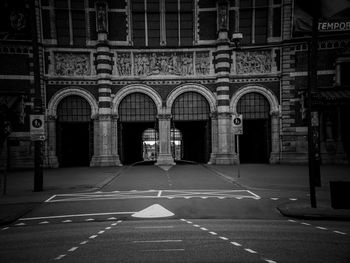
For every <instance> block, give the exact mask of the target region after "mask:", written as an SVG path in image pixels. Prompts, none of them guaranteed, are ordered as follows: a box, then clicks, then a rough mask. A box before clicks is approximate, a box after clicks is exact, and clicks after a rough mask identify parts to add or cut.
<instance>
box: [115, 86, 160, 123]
mask: <svg viewBox="0 0 350 263" xmlns="http://www.w3.org/2000/svg"><path fill="white" fill-rule="evenodd" d="M118 112H119V120H120V121H122V122H147V121H156V116H157V108H156V105H155V104H154V102H153V100H152V99H151V98H150V97H149V96H147V95H146V94H143V93H140V92H136V93H132V94H130V95H128V96H126V97H125V98H124V99H123V100H122V101H121V103H120V105H119V111H118Z"/></svg>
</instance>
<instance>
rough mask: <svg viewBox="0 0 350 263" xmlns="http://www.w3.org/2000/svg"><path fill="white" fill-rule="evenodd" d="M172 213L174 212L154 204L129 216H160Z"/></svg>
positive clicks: (167, 215)
mask: <svg viewBox="0 0 350 263" xmlns="http://www.w3.org/2000/svg"><path fill="white" fill-rule="evenodd" d="M173 215H174V213H172V212H170V211H169V210H167V209H165V208H164V207H162V206H161V205H158V204H154V205H151V206H149V207H147V208H145V209H143V210H141V211H139V212H136V213H135V214H132V215H131V216H132V217H137V218H160V217H170V216H173Z"/></svg>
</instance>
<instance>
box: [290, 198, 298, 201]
mask: <svg viewBox="0 0 350 263" xmlns="http://www.w3.org/2000/svg"><path fill="white" fill-rule="evenodd" d="M289 200H290V201H296V200H298V198H289Z"/></svg>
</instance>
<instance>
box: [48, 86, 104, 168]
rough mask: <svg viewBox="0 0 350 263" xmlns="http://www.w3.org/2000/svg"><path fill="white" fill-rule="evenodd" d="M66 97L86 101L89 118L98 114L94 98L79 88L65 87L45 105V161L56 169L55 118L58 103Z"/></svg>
mask: <svg viewBox="0 0 350 263" xmlns="http://www.w3.org/2000/svg"><path fill="white" fill-rule="evenodd" d="M68 96H80V97H82V98H84V99H86V100H87V102H88V103H89V105H90V107H91V118H92V119H93V118H95V116H96V115H97V114H98V104H97V101H96V99H95V98H94V96H93V95H92V94H91V93H90V92H88V91H86V90H84V89H82V88H79V87H66V88H64V89H62V90H60V91H58V92H56V93H55V94H54V95H53V96H52V98H51V99H50V101H49V103H48V105H47V127H46V128H47V140H46V143H47V146H48V147H47V149H48V156H47V159H46V160H45V162H46V166H48V167H55V168H56V167H58V166H59V164H58V159H57V153H56V118H57V107H58V105H59V103H60V102H61V101H62V100H63V99H64V98H66V97H68Z"/></svg>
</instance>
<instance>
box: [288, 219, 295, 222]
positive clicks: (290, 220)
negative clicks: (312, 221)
mask: <svg viewBox="0 0 350 263" xmlns="http://www.w3.org/2000/svg"><path fill="white" fill-rule="evenodd" d="M288 221H289V222H292V223H296V222H297V221H295V220H292V219H288Z"/></svg>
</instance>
